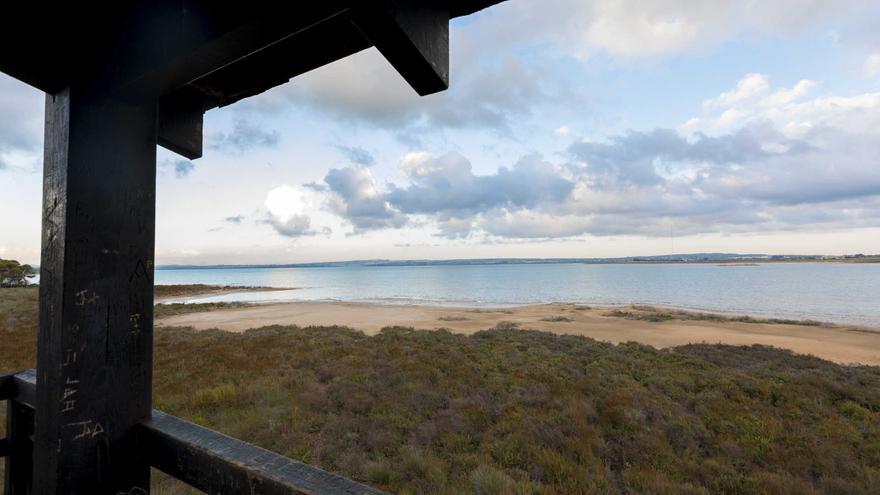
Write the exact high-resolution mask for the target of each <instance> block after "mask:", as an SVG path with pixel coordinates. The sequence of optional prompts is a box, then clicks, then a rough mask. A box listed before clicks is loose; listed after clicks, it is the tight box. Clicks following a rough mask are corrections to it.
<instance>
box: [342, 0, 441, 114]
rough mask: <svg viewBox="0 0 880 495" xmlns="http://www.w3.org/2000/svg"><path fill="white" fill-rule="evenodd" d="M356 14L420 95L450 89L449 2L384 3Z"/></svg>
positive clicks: (366, 32)
mask: <svg viewBox="0 0 880 495" xmlns="http://www.w3.org/2000/svg"><path fill="white" fill-rule="evenodd" d="M355 12H356V14H355V22H356V24H357V26H358V27H359V28H360V29H361V31H363V33H364V35H365V36H366V37H367V38H368V39H369V40H370V41H372V42H373V44H375V45H376V48H377V49H378V50H379V51H380V52H381V53H382V55H384V56H385V58H386V59H388V61H389V62H390V63H391V65H393V66H394V68H395V69H397V71H398V72H399V73H400V75H402V76H403V78H404V79H406V80H407V82H408V83H409V84H410V86H412V87H413V89H415V90H416V92H417V93H418V94H420V95H422V96H424V95H429V94H432V93H436V92H438V91H443V90H445V89H447V88H448V87H449V7H448V5H447V2H443V1H436V0H384V1H382V2H375V3H370V4H367V5H363V6H361V7H359V8H357V9H355Z"/></svg>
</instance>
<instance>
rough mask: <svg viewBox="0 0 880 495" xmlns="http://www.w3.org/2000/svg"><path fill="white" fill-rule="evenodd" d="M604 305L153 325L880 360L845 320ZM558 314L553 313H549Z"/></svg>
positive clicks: (270, 316)
mask: <svg viewBox="0 0 880 495" xmlns="http://www.w3.org/2000/svg"><path fill="white" fill-rule="evenodd" d="M609 311H610V308H589V309H585V308H584V307H579V306H575V305H572V304H544V305H538V306H522V307H516V308H503V309H472V308H446V307H436V306H414V305H396V306H395V305H384V304H368V303H346V302H285V303H276V304H260V305H254V306H249V307H245V308H234V309H221V310H215V311H209V312H200V313H188V314H182V315H177V316H171V317H167V318H163V319H160V320H158V321H157V322H156V324H157V326H184V327H193V328H195V329H197V330H204V329H211V328H219V329H223V330H228V331H234V332H239V331H244V330H247V329H250V328H257V327H262V326H266V325H298V326H330V325H340V326H346V327H351V328H355V329H358V330H361V331H363V332H364V333H366V334H376V333H378V332H379V331H380V330H381V329H382V328H384V327H388V326H407V327H414V328H419V329H438V328H446V329H449V330H450V331H453V332H457V333H464V334H471V333H474V332H477V331H479V330H484V329H488V328H492V327H494V326H496V325H498V324H499V323H502V322H510V323H514V324H517V326H518V328H522V329H532V330H541V331H546V332H553V333H557V334H567V335H581V336H585V337H590V338H594V339H596V340H601V341H606V342H612V343H620V342H627V341H635V342H639V343H642V344H647V345H651V346H654V347H658V348H664V347H672V346H679V345H684V344H691V343H709V344H719V343H720V344H731V345H751V344H762V345H769V346H774V347H779V348H783V349H789V350H791V351H794V352H796V353H799V354H810V355H814V356H817V357H820V358H823V359H827V360H830V361H834V362H837V363H842V364H854V363H861V364H870V365H880V332H875V331H870V330H864V329H857V328H853V327H845V326H807V325H796V324H771V323H740V322H729V321H692V320H671V321H663V322H652V321H644V320H628V319H624V318H619V317H613V316H607V314H608V312H609ZM552 320H558V321H552Z"/></svg>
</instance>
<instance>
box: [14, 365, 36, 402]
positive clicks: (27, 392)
mask: <svg viewBox="0 0 880 495" xmlns="http://www.w3.org/2000/svg"><path fill="white" fill-rule="evenodd" d="M14 380H15V400H16V402H19V403H21V404H24V405H26V406H27V407H30V408H31V409H33V408H34V404H36V402H37V370H35V369H29V370H24V371H19V372H18V373H16V374H15V376H14Z"/></svg>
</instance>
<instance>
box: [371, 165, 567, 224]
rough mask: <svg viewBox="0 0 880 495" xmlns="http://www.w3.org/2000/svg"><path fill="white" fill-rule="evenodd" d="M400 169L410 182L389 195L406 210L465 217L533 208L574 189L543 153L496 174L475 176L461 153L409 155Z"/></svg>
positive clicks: (388, 195)
mask: <svg viewBox="0 0 880 495" xmlns="http://www.w3.org/2000/svg"><path fill="white" fill-rule="evenodd" d="M400 170H401V172H402V173H403V174H404V176H405V177H406V178H407V179H408V181H409V184H408V185H406V186H404V187H398V186H396V185H393V184H392V185H391V187H390V190H389V192H388V193H387V198H388V201H389V202H390V203H391V205H393V206H394V207H395V208H397V209H399V210H400V211H402V212H404V213H422V214H424V213H441V214H444V215H448V216H461V215H464V214H472V213H475V212H479V211H484V210H486V209H491V208H496V207H502V206H511V207H517V208H520V207H530V206H533V205H536V204H538V203H540V202H544V201H551V202H552V201H559V200H561V199H563V198H565V197H566V196H568V195H569V194H570V193H571V191H572V189H573V188H574V184H573V183H572V182H571V181H569V180H567V179H565V178H564V177H561V176H560V174H559V170H558V169H557V168H556V167H555V166H554V165H552V164H550V163H548V162H546V161H544V160H543V159H542V158H541V156H540V155H527V156H524V157H522V158H521V159H520V160H519V161H517V162H516V163H515V164H513V166H511V167H509V168H508V167H501V168H500V169H498V171H497V172H496V173H494V174H492V175H475V174H474V173H473V170H472V166H471V163H470V161H469V160H468V159H467V158H465V157H464V156H462V155H461V154H459V153H456V152H451V153H447V154H445V155H441V156H438V157H434V156H432V155H430V154H428V153H410V154H408V155H406V156H405V157H404V158H403V159H402V160H401V163H400Z"/></svg>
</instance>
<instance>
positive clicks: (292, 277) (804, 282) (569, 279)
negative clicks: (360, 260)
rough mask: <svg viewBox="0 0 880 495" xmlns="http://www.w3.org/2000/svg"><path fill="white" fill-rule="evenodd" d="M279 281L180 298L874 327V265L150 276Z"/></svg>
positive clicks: (877, 285) (877, 306) (878, 285)
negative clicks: (638, 313) (630, 311)
mask: <svg viewBox="0 0 880 495" xmlns="http://www.w3.org/2000/svg"><path fill="white" fill-rule="evenodd" d="M196 283H200V284H214V285H250V286H267V287H286V288H294V290H285V291H275V292H250V293H237V294H225V295H221V296H213V297H204V298H195V299H189V301H199V302H209V301H261V302H268V301H282V300H284V301H291V300H335V301H364V302H376V303H394V304H432V305H445V306H511V305H522V304H535V303H549V302H570V303H580V304H595V305H626V304H653V305H662V306H672V307H677V308H683V309H693V310H705V311H714V312H723V313H735V314H747V315H753V316H761V317H778V318H795V319H813V320H819V321H827V322H839V323H850V324H857V325H865V326H871V327H880V264H844V263H840V264H838V263H796V264H774V263H768V264H761V265H757V266H719V265H714V264H657V265H636V264H626V265H623V264H621V265H586V264H552V265H465V266H389V267H365V266H346V267H312V268H209V269H159V270H156V284H196Z"/></svg>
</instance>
